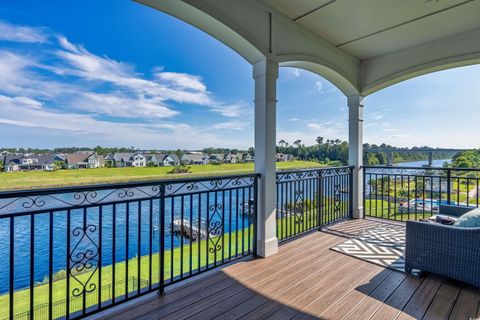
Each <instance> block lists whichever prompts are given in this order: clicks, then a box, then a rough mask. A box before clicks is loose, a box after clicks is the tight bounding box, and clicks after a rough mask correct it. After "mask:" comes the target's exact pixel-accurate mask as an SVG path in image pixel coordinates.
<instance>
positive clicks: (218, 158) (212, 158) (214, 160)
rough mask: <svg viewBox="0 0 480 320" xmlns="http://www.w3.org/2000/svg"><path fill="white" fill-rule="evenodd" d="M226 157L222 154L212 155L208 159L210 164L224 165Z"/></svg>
mask: <svg viewBox="0 0 480 320" xmlns="http://www.w3.org/2000/svg"><path fill="white" fill-rule="evenodd" d="M224 159H225V155H224V154H221V153H214V154H211V155H210V157H209V158H208V163H223V161H224Z"/></svg>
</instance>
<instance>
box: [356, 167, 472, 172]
mask: <svg viewBox="0 0 480 320" xmlns="http://www.w3.org/2000/svg"><path fill="white" fill-rule="evenodd" d="M362 168H365V169H392V170H395V169H400V170H405V169H412V170H445V171H447V170H450V171H480V168H450V167H448V168H444V167H405V166H362Z"/></svg>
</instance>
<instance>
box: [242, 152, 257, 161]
mask: <svg viewBox="0 0 480 320" xmlns="http://www.w3.org/2000/svg"><path fill="white" fill-rule="evenodd" d="M244 160H245V162H254V161H255V157H254V156H253V155H251V154H247V155H246V156H245V159H244Z"/></svg>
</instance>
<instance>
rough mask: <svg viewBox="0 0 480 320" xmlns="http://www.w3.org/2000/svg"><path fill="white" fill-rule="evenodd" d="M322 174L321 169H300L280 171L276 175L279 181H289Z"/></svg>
mask: <svg viewBox="0 0 480 320" xmlns="http://www.w3.org/2000/svg"><path fill="white" fill-rule="evenodd" d="M319 176H320V171H319V170H300V171H293V172H292V171H287V172H278V173H277V176H276V180H277V183H278V182H287V181H301V180H307V179H313V178H318V177H319Z"/></svg>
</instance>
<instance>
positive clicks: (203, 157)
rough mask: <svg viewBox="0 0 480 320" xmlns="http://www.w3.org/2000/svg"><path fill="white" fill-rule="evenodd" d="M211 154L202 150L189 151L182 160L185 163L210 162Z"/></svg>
mask: <svg viewBox="0 0 480 320" xmlns="http://www.w3.org/2000/svg"><path fill="white" fill-rule="evenodd" d="M208 158H209V156H208V155H207V154H204V153H202V152H188V153H186V154H184V155H183V156H182V158H181V159H180V162H181V163H182V164H183V165H187V164H208Z"/></svg>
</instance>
